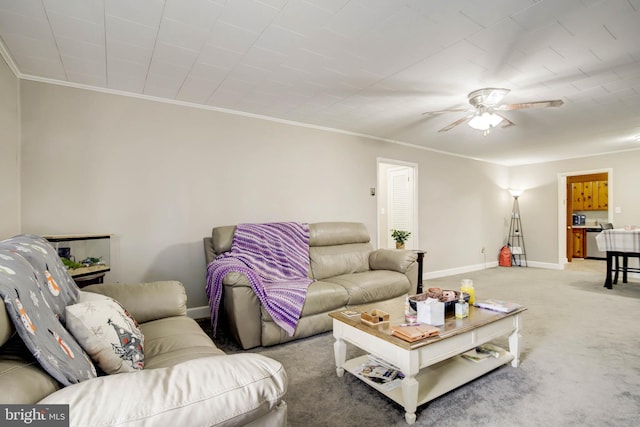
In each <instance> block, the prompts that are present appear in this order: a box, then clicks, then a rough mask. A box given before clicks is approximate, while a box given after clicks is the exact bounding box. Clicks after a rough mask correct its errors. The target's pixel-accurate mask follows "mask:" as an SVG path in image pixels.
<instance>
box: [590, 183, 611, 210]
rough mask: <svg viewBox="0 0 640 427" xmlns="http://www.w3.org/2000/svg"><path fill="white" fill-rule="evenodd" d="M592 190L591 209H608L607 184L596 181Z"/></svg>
mask: <svg viewBox="0 0 640 427" xmlns="http://www.w3.org/2000/svg"><path fill="white" fill-rule="evenodd" d="M595 184H596V186H595V188H594V189H593V196H594V197H593V208H594V209H598V210H606V209H609V182H608V181H596V182H595Z"/></svg>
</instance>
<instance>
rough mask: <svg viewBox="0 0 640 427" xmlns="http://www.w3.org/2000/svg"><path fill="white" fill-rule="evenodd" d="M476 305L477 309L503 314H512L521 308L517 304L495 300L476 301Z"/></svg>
mask: <svg viewBox="0 0 640 427" xmlns="http://www.w3.org/2000/svg"><path fill="white" fill-rule="evenodd" d="M474 305H475V306H476V307H480V308H486V309H487V310H493V311H499V312H501V313H511V312H512V311H514V310H517V309H519V308H520V307H521V305H520V304H516V303H515V302H510V301H503V300H500V299H495V298H490V299H485V300H481V301H476V302H475V304H474Z"/></svg>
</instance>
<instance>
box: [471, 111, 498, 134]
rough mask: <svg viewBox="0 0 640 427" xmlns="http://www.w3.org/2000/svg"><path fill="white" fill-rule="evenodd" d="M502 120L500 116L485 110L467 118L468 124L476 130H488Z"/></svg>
mask: <svg viewBox="0 0 640 427" xmlns="http://www.w3.org/2000/svg"><path fill="white" fill-rule="evenodd" d="M501 121H502V117H500V116H499V115H497V114H494V113H487V112H486V111H485V112H483V113H481V114H476V115H474V116H473V118H472V119H471V120H469V126H470V127H472V128H473V129H476V130H483V131H484V130H489V129H490V128H492V127H496V126H498V125H499V124H500V122H501Z"/></svg>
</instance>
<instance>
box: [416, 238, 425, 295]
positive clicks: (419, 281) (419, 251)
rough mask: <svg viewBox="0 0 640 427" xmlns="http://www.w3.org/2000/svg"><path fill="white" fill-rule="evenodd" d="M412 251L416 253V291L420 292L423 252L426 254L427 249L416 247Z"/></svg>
mask: <svg viewBox="0 0 640 427" xmlns="http://www.w3.org/2000/svg"><path fill="white" fill-rule="evenodd" d="M414 252H415V253H416V254H418V293H419V294H421V293H422V265H423V264H424V254H426V253H427V251H423V250H421V249H416V250H415V251H414Z"/></svg>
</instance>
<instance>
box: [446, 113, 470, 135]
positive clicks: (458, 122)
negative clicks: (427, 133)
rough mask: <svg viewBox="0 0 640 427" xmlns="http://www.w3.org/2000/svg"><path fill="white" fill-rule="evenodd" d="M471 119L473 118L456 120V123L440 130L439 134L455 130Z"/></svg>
mask: <svg viewBox="0 0 640 427" xmlns="http://www.w3.org/2000/svg"><path fill="white" fill-rule="evenodd" d="M471 117H473V116H467V117H463V118H461V119H458V120H456V121H455V122H453V123H451V124H450V125H448V126H445V127H443V128H442V129H440V130H439V131H438V132H446V131H448V130H451V129H453V128H454V127H456V126H458V125H461V124H463V123H464V122H466V121H468V120H469V119H470V118H471Z"/></svg>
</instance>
